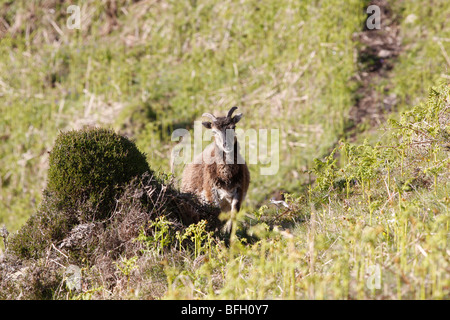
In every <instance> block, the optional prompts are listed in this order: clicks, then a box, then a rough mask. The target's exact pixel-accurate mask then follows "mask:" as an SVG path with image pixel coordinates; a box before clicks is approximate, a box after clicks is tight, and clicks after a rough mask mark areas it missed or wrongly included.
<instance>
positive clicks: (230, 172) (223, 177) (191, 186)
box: [181, 142, 250, 211]
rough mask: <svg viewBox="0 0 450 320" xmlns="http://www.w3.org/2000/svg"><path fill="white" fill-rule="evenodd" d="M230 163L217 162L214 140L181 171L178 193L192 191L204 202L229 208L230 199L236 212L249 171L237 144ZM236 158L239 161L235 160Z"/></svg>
mask: <svg viewBox="0 0 450 320" xmlns="http://www.w3.org/2000/svg"><path fill="white" fill-rule="evenodd" d="M234 148H235V149H234V161H233V164H226V162H225V159H223V160H222V163H221V161H220V158H219V157H220V156H221V153H220V152H219V151H218V148H217V146H216V144H215V143H214V142H213V143H211V144H210V145H208V146H207V147H206V148H205V150H204V151H203V152H202V153H201V154H199V155H198V156H197V157H196V158H195V159H194V162H193V163H191V164H188V165H187V166H186V168H185V169H184V172H183V177H182V183H181V192H186V193H193V194H195V195H196V196H198V197H199V198H200V200H202V201H203V202H205V203H209V204H212V205H216V206H219V207H220V208H221V210H222V211H230V210H231V209H232V207H231V204H232V202H233V200H235V201H236V205H235V209H236V211H239V209H240V206H241V204H242V201H243V200H244V198H245V195H246V194H247V190H248V186H249V183H250V172H249V171H248V167H247V165H246V164H245V162H244V160H243V159H242V157H241V155H240V154H239V147H238V143H237V142H236V143H235V147H234ZM238 160H239V162H238Z"/></svg>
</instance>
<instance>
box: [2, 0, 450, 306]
mask: <svg viewBox="0 0 450 320" xmlns="http://www.w3.org/2000/svg"><path fill="white" fill-rule="evenodd" d="M114 4H116V5H117V6H116V7H115V6H114ZM67 5H68V4H67V3H65V2H62V3H61V2H59V1H52V0H40V1H25V0H20V1H14V2H12V3H11V4H7V3H6V2H4V1H0V17H2V18H3V19H4V21H6V23H7V24H8V25H9V26H10V30H9V32H8V33H1V32H3V31H2V30H3V29H2V28H3V26H0V225H3V224H4V225H6V227H7V228H8V230H10V231H15V230H17V229H18V228H19V227H20V226H22V225H23V224H24V223H25V221H26V220H27V219H28V218H29V217H30V216H31V215H32V214H33V213H34V212H35V211H36V208H37V206H38V205H39V203H40V202H41V199H42V195H41V193H42V190H43V189H44V188H45V186H46V179H47V169H48V151H50V150H51V148H52V147H53V143H54V140H55V138H56V136H57V135H58V132H59V131H60V130H71V129H78V128H81V127H83V126H84V125H93V124H95V125H100V126H103V127H111V128H113V129H115V130H116V131H118V132H120V133H122V134H126V135H128V136H130V137H132V138H133V139H134V140H135V142H136V145H137V146H138V147H139V149H140V150H141V151H143V152H144V153H146V154H147V160H148V162H149V164H150V167H151V168H152V169H153V170H155V171H161V172H169V171H170V164H169V157H170V152H171V149H172V148H173V146H174V145H175V143H176V142H172V141H171V139H170V135H171V133H172V131H173V130H174V129H176V128H187V129H189V130H192V129H193V122H194V121H195V120H199V119H200V116H201V114H202V113H203V112H212V113H217V114H223V113H225V112H226V111H227V110H228V109H229V108H230V107H231V106H233V105H237V106H238V107H239V110H240V112H243V113H244V118H243V120H242V121H241V122H240V123H239V125H240V126H241V128H244V129H248V128H253V129H256V130H257V129H280V170H279V172H278V174H277V175H275V176H262V175H260V174H259V169H260V167H261V165H252V166H250V171H251V175H252V182H251V184H250V189H249V192H248V195H247V200H246V202H245V206H244V208H243V213H242V215H241V216H240V217H239V219H238V220H239V221H237V222H236V225H235V227H236V228H235V231H236V233H237V234H238V235H241V233H242V232H243V229H245V228H244V227H246V228H250V230H251V231H248V232H254V233H255V234H258V236H259V237H260V241H258V242H256V243H245V242H244V243H242V241H243V240H242V238H239V239H241V240H238V238H233V239H232V243H231V246H230V247H226V246H225V245H224V244H223V243H221V242H216V240H211V241H209V242H208V240H204V241H203V242H202V244H201V245H200V244H199V243H198V241H197V242H196V243H197V246H196V249H194V250H192V248H190V247H182V246H181V245H180V244H179V243H178V242H177V241H176V238H174V239H173V244H174V245H173V246H172V247H171V248H172V249H167V248H166V249H165V250H163V249H160V247H158V248H159V249H158V251H157V252H154V251H151V250H150V252H143V253H142V255H141V256H139V258H138V259H135V260H130V259H131V258H130V257H124V259H125V260H123V261H122V262H123V263H122V264H121V262H117V263H118V265H117V266H118V267H117V268H118V269H117V271H118V272H119V271H120V270H122V269H123V270H126V273H127V274H126V275H124V276H125V277H126V279H127V281H126V285H125V284H124V283H125V282H123V283H121V284H120V285H119V286H118V287H117V290H115V291H114V292H110V291H108V290H106V288H103V287H102V283H101V281H100V280H99V279H101V276H99V275H98V274H96V271H95V270H91V269H89V268H87V267H86V268H84V269H83V272H84V276H85V277H86V279H87V281H88V282H89V286H88V289H86V290H85V291H83V292H79V293H76V294H75V293H71V294H68V295H63V294H60V295H58V293H55V294H54V297H55V298H145V297H157V298H159V297H163V298H231V299H233V298H239V299H240V298H255V299H259V298H295V299H303V298H315V299H322V298H323V299H333V298H337V299H347V298H357V299H372V298H375V299H400V298H412V299H443V298H444V299H448V298H449V297H448V291H449V290H448V289H449V287H450V283H449V276H448V274H449V273H448V268H449V265H448V263H449V260H448V250H449V247H448V234H449V233H448V217H449V212H448V205H449V202H448V201H449V200H448V199H449V195H448V183H447V182H446V181H447V180H448V175H447V176H445V169H448V164H446V167H445V163H444V162H442V161H444V160H445V155H446V153H445V152H446V151H445V148H444V147H442V146H441V147H438V146H437V145H434V146H433V147H432V148H431V149H426V150H423V149H420V148H418V147H419V146H416V145H411V146H408V145H406V144H405V143H406V142H405V141H403V142H400V140H398V139H399V137H398V136H397V135H396V134H398V133H400V134H401V138H405V139H410V140H409V141H410V142H411V143H415V139H418V138H421V139H422V138H423V137H415V136H413V135H411V130H410V129H408V128H406V127H405V125H406V124H408V123H409V124H414V126H415V125H418V124H419V123H420V125H423V126H426V124H429V125H430V127H421V128H422V129H423V130H425V131H427V130H430V131H429V134H436V130H437V128H438V125H437V124H436V122H432V120H436V119H437V116H436V115H435V114H434V118H433V116H432V115H433V112H434V111H435V109H433V107H432V106H433V104H434V105H436V100H430V101H434V102H429V103H428V105H427V106H424V107H422V108H419V109H416V111H418V110H422V111H423V112H424V113H423V118H421V119H418V118H416V119H415V120H411V119H410V118H408V119H406V118H403V121H404V122H401V121H400V118H401V116H400V114H393V115H392V117H393V118H394V119H397V121H399V124H398V126H397V128H396V129H392V128H391V129H389V130H388V131H380V130H381V129H380V130H378V131H374V130H369V131H367V132H366V133H364V132H363V133H361V137H360V140H361V144H358V145H359V147H358V145H357V146H353V147H350V146H348V145H347V144H344V143H343V142H341V143H338V141H339V139H340V137H343V136H345V132H346V128H347V125H348V111H349V110H350V108H351V106H352V105H353V103H354V99H355V92H356V89H357V88H358V86H359V85H360V84H359V83H358V81H356V80H354V79H355V74H356V73H357V72H358V69H359V66H358V65H357V56H356V53H357V49H358V43H356V41H355V40H352V39H354V37H353V34H354V33H355V32H360V31H361V30H362V26H363V22H364V19H365V18H366V14H365V10H364V9H365V7H366V6H367V2H366V1H361V0H352V1H345V2H339V1H335V0H321V1H288V0H284V1H276V2H274V1H244V2H235V1H220V2H217V1H210V0H204V1H181V2H180V1H162V2H156V3H154V2H151V1H138V2H133V1H127V0H118V1H107V2H102V1H98V0H86V1H82V2H81V5H82V21H81V27H82V29H81V30H68V29H67V27H66V19H67V18H68V15H67V14H66V11H65V10H66V7H67ZM51 9H53V11H52V10H51ZM391 9H392V10H393V12H394V14H396V15H398V16H399V20H400V32H401V36H402V44H403V48H402V51H401V53H400V55H399V56H398V58H397V59H396V61H395V63H394V68H393V69H392V70H391V71H390V72H389V75H388V77H387V78H386V79H383V80H382V81H381V82H380V83H378V84H377V85H378V86H379V88H378V91H379V92H380V95H381V94H382V93H383V90H384V88H385V87H388V88H389V90H390V92H392V93H395V94H396V95H397V98H398V104H397V106H396V107H397V108H398V110H400V111H407V110H411V109H412V107H413V106H415V105H418V104H419V102H420V101H424V99H425V98H426V97H427V95H428V90H429V88H430V87H432V86H435V85H437V84H438V82H439V81H440V80H446V79H447V77H448V76H450V72H449V68H450V65H449V62H448V61H447V59H446V55H450V42H449V40H448V39H449V38H450V27H449V26H448V23H446V22H447V20H448V15H449V6H448V5H447V1H446V0H439V1H434V2H433V5H430V4H429V3H428V2H426V1H418V0H417V1H402V2H398V3H395V4H392V8H391ZM408 17H409V18H408ZM414 17H415V19H414ZM18 19H21V20H20V21H21V22H20V23H15V22H16V21H19V20H18ZM55 26H56V27H55ZM443 88H444V87H441V88H440V89H439V90H438V92H441V97H442V96H445V95H446V94H447V96H448V91H445V90H446V89H443ZM432 99H434V98H433V97H432ZM441 108H442V105H441ZM433 110H434V111H433ZM446 110H447V111H446V112H448V109H446ZM410 116H411V117H412V116H413V115H410ZM427 116H430V117H431V118H427ZM446 119H447V120H445V119H444V120H443V121H444V122H445V121H447V122H446V123H447V126H448V118H446ZM393 124H395V123H393ZM383 126H384V125H383ZM394 127H395V126H394ZM433 128H434V129H433ZM447 128H448V127H447ZM433 130H434V131H433ZM439 130H440V131H439ZM439 130H438V131H439V132H440V133H442V132H443V131H445V130H448V129H445V126H444V128H443V129H442V128H440V129H439ZM427 132H428V131H427ZM439 137H440V136H439ZM439 137H435V136H433V139H438V138H439ZM441 138H442V137H440V138H439V139H441ZM363 139H368V141H370V143H367V144H365V145H363V143H362V140H363ZM423 139H425V138H423ZM360 140H358V141H360ZM377 143H379V145H378V146H376V144H377ZM336 146H338V147H339V146H341V149H337V150H336V153H335V157H334V158H332V157H328V159H324V158H323V157H324V156H327V155H328V154H329V153H330V150H333V149H334V148H335V147H336ZM344 146H347V147H346V148H347V149H345V148H344ZM389 146H395V148H391V147H389ZM413 146H414V147H417V148H413ZM345 150H347V151H348V152H350V153H347V154H346V153H345V152H344V151H345ZM447 154H448V153H447ZM315 158H319V159H320V161H321V162H318V161H314V159H315ZM326 160H328V162H327V161H326ZM334 160H336V162H334V163H333V161H334ZM442 163H444V167H442ZM414 168H418V169H417V170H419V171H414ZM175 169H176V170H175V177H179V176H180V174H181V171H182V169H183V168H182V166H178V167H176V168H175ZM311 170H312V171H311ZM446 179H447V180H446ZM310 180H315V181H316V182H315V183H314V184H313V185H310V184H309V182H310ZM404 189H405V190H404ZM279 190H284V191H288V192H289V193H290V194H292V200H290V201H288V203H289V204H290V206H291V208H293V210H291V211H290V212H288V213H284V211H283V210H281V209H277V208H275V207H274V205H272V204H270V203H269V202H268V200H269V199H270V198H271V197H272V195H273V194H274V193H275V192H277V191H279ZM262 206H263V207H262ZM264 206H265V207H264ZM277 215H282V217H283V218H284V219H277V218H276V217H277ZM264 223H266V224H267V225H270V226H271V227H273V226H274V225H275V224H277V225H278V224H279V225H283V226H284V228H282V227H278V228H275V229H271V230H267V228H266V227H265V224H264ZM286 226H288V228H286ZM179 236H181V235H179ZM198 237H199V236H197V240H198ZM164 239H165V238H164ZM205 239H210V238H208V237H207V236H205ZM193 241H194V242H195V237H194V240H193ZM164 246H165V245H164ZM164 246H163V247H164ZM180 246H181V247H180ZM2 248H3V247H2ZM174 248H178V249H177V250H175V249H174ZM199 257H200V258H199ZM201 257H203V258H201ZM202 259H203V260H202ZM132 264H136V266H137V268H133V265H132ZM370 266H374V267H377V266H378V267H380V270H381V278H382V282H381V288H380V289H373V290H372V289H369V288H368V286H367V281H368V279H369V276H370V272H369V271H370V268H369V267H370ZM119 267H120V268H119ZM125 267H126V268H125ZM121 268H122V269H121ZM124 268H125V269H124ZM261 279H265V280H264V281H261Z"/></svg>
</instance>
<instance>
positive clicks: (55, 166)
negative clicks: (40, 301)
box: [9, 128, 152, 258]
mask: <svg viewBox="0 0 450 320" xmlns="http://www.w3.org/2000/svg"><path fill="white" fill-rule="evenodd" d="M144 173H147V174H151V173H152V172H151V170H150V167H149V165H148V163H147V161H146V158H145V155H144V154H143V153H141V152H140V151H139V150H138V148H137V147H136V145H135V144H134V143H133V142H132V141H130V140H128V139H127V138H125V137H123V136H121V135H118V134H116V133H115V132H113V131H112V130H108V129H102V128H90V129H83V130H72V131H69V132H62V133H61V134H60V135H59V136H58V137H57V139H56V141H55V145H54V147H53V149H52V151H51V153H50V157H49V170H48V181H47V187H46V189H45V191H44V194H43V200H42V203H41V204H40V206H39V209H38V211H37V213H36V214H35V215H33V216H32V217H31V218H30V219H29V220H28V221H27V222H26V224H25V225H24V226H23V227H22V228H21V229H20V230H19V232H18V233H17V234H16V235H13V236H12V237H11V240H10V245H9V247H10V249H11V250H12V251H14V252H15V254H17V255H18V256H20V257H25V258H36V257H40V256H42V254H43V253H44V251H45V248H47V247H48V245H49V244H50V243H54V242H55V243H58V242H59V241H61V240H62V239H64V237H65V236H66V235H67V233H68V232H69V231H70V230H71V229H72V228H73V227H74V226H75V225H78V224H83V223H89V222H95V221H103V220H105V219H108V218H109V217H110V216H111V213H112V212H113V209H114V206H115V204H116V199H117V198H118V197H120V195H121V194H122V193H123V192H124V188H125V186H126V185H127V183H129V182H130V181H131V180H133V179H134V178H136V177H140V176H141V175H142V174H144Z"/></svg>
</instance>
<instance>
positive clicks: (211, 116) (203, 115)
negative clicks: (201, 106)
mask: <svg viewBox="0 0 450 320" xmlns="http://www.w3.org/2000/svg"><path fill="white" fill-rule="evenodd" d="M202 117H208V118H211V120H212V121H216V120H217V118H216V117H214V116H213V115H212V114H211V113H204V114H202Z"/></svg>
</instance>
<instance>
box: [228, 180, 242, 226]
mask: <svg viewBox="0 0 450 320" xmlns="http://www.w3.org/2000/svg"><path fill="white" fill-rule="evenodd" d="M241 203H242V192H241V190H240V189H237V190H236V191H235V192H233V196H232V198H231V212H230V213H231V215H230V219H229V220H228V221H227V223H226V224H225V227H224V230H225V231H226V232H227V233H230V231H231V227H232V225H233V221H234V220H235V219H236V215H237V213H238V212H239V210H240V209H241Z"/></svg>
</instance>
